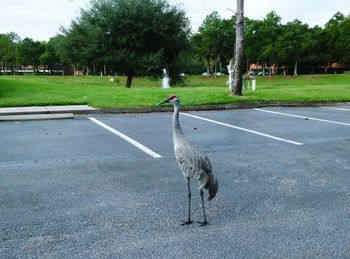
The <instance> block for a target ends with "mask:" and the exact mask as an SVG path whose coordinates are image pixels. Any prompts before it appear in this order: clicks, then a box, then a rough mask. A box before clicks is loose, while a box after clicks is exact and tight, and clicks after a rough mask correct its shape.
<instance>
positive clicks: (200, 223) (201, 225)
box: [198, 221, 208, 227]
mask: <svg viewBox="0 0 350 259" xmlns="http://www.w3.org/2000/svg"><path fill="white" fill-rule="evenodd" d="M198 224H199V226H200V227H203V226H205V225H208V221H203V222H201V221H198Z"/></svg>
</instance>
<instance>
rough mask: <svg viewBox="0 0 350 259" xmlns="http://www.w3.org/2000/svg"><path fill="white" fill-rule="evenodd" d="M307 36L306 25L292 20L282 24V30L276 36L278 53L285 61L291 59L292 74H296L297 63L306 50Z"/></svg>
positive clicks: (307, 44)
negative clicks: (292, 65) (292, 64)
mask: <svg viewBox="0 0 350 259" xmlns="http://www.w3.org/2000/svg"><path fill="white" fill-rule="evenodd" d="M309 36H310V34H309V33H308V25H307V24H303V23H302V22H301V21H299V20H294V21H292V22H288V23H287V24H286V25H284V26H283V32H282V33H281V36H280V37H279V38H278V47H277V48H278V50H279V55H280V56H283V57H284V60H285V61H288V60H290V61H293V63H294V76H297V75H298V63H299V62H300V61H301V59H302V58H303V57H305V53H306V52H307V50H308V47H309Z"/></svg>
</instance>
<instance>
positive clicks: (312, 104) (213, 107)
mask: <svg viewBox="0 0 350 259" xmlns="http://www.w3.org/2000/svg"><path fill="white" fill-rule="evenodd" d="M346 104H348V105H350V102H341V103H339V102H336V103H330V102H307V103H306V102H304V103H286V102H273V103H232V104H222V105H202V106H182V107H181V111H187V112H191V111H215V110H240V109H253V108H264V107H265V108H266V107H321V106H335V105H339V106H341V105H346ZM152 112H173V107H155V108H141V109H139V108H135V109H131V108H125V109H104V108H102V109H98V108H97V109H96V110H92V111H82V114H96V113H106V114H108V113H120V114H124V113H152Z"/></svg>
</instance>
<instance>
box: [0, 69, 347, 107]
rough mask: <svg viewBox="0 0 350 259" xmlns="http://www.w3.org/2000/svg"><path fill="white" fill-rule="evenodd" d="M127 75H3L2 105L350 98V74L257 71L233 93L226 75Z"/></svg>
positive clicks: (151, 104)
mask: <svg viewBox="0 0 350 259" xmlns="http://www.w3.org/2000/svg"><path fill="white" fill-rule="evenodd" d="M125 80H126V79H125V77H117V78H116V80H115V81H114V82H110V81H109V77H98V76H76V77H73V76H65V77H62V76H0V107H13V106H33V105H67V104H88V105H91V106H93V107H96V108H145V107H155V106H157V105H158V103H159V102H160V101H162V100H163V99H164V98H166V97H167V96H168V95H170V94H176V95H178V96H179V97H180V98H181V100H182V103H183V105H211V104H228V103H254V102H264V103H268V102H275V101H279V102H319V101H321V102H343V101H350V74H339V75H307V76H299V77H297V78H293V77H283V76H274V77H272V78H269V77H268V76H266V77H257V90H256V91H251V90H244V91H243V95H244V96H242V97H236V96H231V93H230V91H229V89H228V88H227V87H226V85H225V82H226V80H227V77H226V76H223V77H219V78H212V77H202V76H192V77H190V78H189V80H188V83H187V86H184V87H175V88H171V89H161V88H160V85H161V80H152V79H148V78H135V79H134V80H133V85H132V88H131V89H127V88H125V87H124V85H125Z"/></svg>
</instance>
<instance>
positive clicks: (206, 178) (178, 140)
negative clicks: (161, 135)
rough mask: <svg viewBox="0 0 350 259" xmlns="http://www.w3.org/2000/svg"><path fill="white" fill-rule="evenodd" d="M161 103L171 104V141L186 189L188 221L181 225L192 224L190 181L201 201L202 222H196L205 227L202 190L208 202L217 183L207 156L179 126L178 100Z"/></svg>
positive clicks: (172, 99)
mask: <svg viewBox="0 0 350 259" xmlns="http://www.w3.org/2000/svg"><path fill="white" fill-rule="evenodd" d="M163 103H171V104H172V105H173V106H174V114H173V141H174V152H175V157H176V161H177V163H178V165H179V167H180V169H181V171H182V173H183V175H184V177H185V180H186V182H187V187H188V220H185V221H182V225H188V224H191V223H192V220H191V184H190V180H191V179H192V180H194V181H196V182H197V183H198V185H199V193H200V197H201V200H202V209H203V216H204V221H203V222H198V223H199V224H200V225H201V226H204V225H207V224H208V222H207V217H206V214H205V207H204V197H203V196H204V193H203V189H207V190H208V193H209V197H208V200H209V201H210V200H212V199H213V198H214V197H215V195H216V192H217V190H218V181H217V179H216V178H215V177H214V175H213V173H212V166H211V163H210V161H209V158H208V157H207V155H206V154H205V153H204V152H203V151H202V150H200V149H199V148H198V147H196V146H195V145H194V144H193V143H191V142H189V141H188V140H187V139H186V137H185V135H184V133H183V131H182V129H181V126H180V122H179V111H180V99H179V98H178V97H177V96H175V95H172V96H170V97H169V98H168V99H166V100H165V101H163V102H162V103H160V104H159V105H162V104H163Z"/></svg>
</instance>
